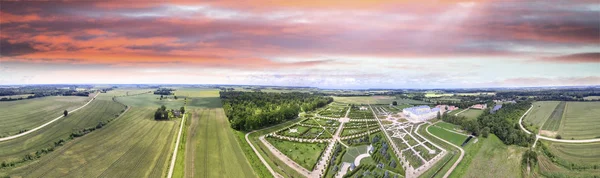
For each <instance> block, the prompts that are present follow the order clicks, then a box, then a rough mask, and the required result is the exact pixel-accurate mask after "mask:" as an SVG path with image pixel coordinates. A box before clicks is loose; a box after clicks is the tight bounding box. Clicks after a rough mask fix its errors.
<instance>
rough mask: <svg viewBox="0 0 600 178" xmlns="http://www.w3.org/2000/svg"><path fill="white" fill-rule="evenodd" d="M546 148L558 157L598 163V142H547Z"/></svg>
mask: <svg viewBox="0 0 600 178" xmlns="http://www.w3.org/2000/svg"><path fill="white" fill-rule="evenodd" d="M548 145H549V146H548V148H549V149H550V152H552V154H554V155H556V156H557V157H558V158H560V159H563V160H566V161H568V162H571V163H576V164H583V165H600V149H599V148H600V143H579V144H573V143H557V142H548Z"/></svg>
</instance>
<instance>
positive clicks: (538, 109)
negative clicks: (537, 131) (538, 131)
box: [524, 101, 560, 128]
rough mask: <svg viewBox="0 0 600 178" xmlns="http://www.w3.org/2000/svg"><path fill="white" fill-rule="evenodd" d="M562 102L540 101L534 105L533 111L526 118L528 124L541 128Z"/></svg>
mask: <svg viewBox="0 0 600 178" xmlns="http://www.w3.org/2000/svg"><path fill="white" fill-rule="evenodd" d="M558 103H560V101H538V102H535V103H533V109H532V110H531V111H530V112H529V114H527V116H525V118H524V120H525V121H526V122H527V123H532V124H533V125H535V126H537V127H538V128H541V127H542V126H543V125H544V123H545V122H546V120H548V118H549V117H550V115H551V114H552V112H553V111H554V109H556V106H557V105H558Z"/></svg>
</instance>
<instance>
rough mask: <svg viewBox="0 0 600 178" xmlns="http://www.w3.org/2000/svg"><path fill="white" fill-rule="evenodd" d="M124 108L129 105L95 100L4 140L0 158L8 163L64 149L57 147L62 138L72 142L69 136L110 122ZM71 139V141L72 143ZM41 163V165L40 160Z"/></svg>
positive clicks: (54, 153)
mask: <svg viewBox="0 0 600 178" xmlns="http://www.w3.org/2000/svg"><path fill="white" fill-rule="evenodd" d="M124 109H125V106H123V105H121V104H119V103H116V102H113V101H102V100H96V101H92V102H91V103H90V104H89V105H88V106H86V107H84V108H83V109H81V110H80V111H78V112H76V113H72V114H70V115H69V116H67V117H64V118H62V119H59V120H57V121H56V122H54V123H52V124H50V125H48V126H46V127H44V128H42V129H40V130H37V131H35V132H32V133H30V134H28V135H25V136H22V137H19V138H16V139H12V140H8V141H4V142H0V160H3V161H6V162H13V161H20V160H22V159H23V158H24V157H25V156H26V155H28V154H33V155H35V154H34V153H36V152H38V151H41V150H44V149H46V150H47V149H64V148H65V147H64V146H63V147H60V146H59V147H56V146H57V144H56V143H57V142H60V140H63V142H64V141H68V140H69V139H70V137H69V136H70V135H71V134H72V133H74V132H78V131H81V130H83V129H86V128H92V127H96V126H97V125H98V123H99V122H108V121H109V120H112V119H114V118H115V117H116V116H118V114H120V113H121V112H122V111H123V110H124ZM100 130H102V129H100ZM95 132H98V131H95ZM92 133H94V132H92ZM75 140H81V139H75ZM71 142H76V141H71ZM71 142H67V143H69V144H71ZM56 152H57V150H55V151H54V152H51V153H50V154H49V155H43V154H40V156H42V157H41V159H45V158H48V157H53V156H52V155H56ZM25 163H28V162H25ZM38 165H40V164H39V163H38ZM41 166H47V167H52V166H53V165H45V164H42V165H40V166H38V167H41ZM25 167H29V166H25Z"/></svg>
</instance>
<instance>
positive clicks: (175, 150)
mask: <svg viewBox="0 0 600 178" xmlns="http://www.w3.org/2000/svg"><path fill="white" fill-rule="evenodd" d="M179 125H180V126H179V133H177V141H176V142H175V149H174V150H173V156H172V157H171V165H170V166H169V173H168V174H167V178H172V177H173V170H175V160H176V159H177V150H178V149H177V148H179V142H180V141H181V132H182V131H183V126H184V125H185V114H184V115H183V118H182V119H181V123H180V124H179Z"/></svg>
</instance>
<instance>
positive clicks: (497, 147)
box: [461, 134, 527, 177]
mask: <svg viewBox="0 0 600 178" xmlns="http://www.w3.org/2000/svg"><path fill="white" fill-rule="evenodd" d="M479 142H482V144H483V145H482V146H481V149H480V150H479V152H478V153H477V154H476V155H475V157H474V158H473V160H472V161H471V163H470V164H469V166H468V168H467V169H466V172H465V174H464V175H462V176H461V177H521V174H522V172H521V157H522V155H523V152H525V150H527V148H525V147H519V146H514V145H513V146H507V145H505V144H504V143H502V141H500V139H498V137H496V135H494V134H490V135H489V137H488V138H487V139H480V140H479Z"/></svg>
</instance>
